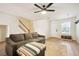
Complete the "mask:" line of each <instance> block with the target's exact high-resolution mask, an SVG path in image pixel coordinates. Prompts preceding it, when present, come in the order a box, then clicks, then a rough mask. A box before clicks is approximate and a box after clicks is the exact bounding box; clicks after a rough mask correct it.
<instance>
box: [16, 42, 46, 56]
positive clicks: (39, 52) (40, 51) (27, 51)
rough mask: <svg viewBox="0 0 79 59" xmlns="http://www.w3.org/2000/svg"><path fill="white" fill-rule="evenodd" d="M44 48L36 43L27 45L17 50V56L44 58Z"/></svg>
mask: <svg viewBox="0 0 79 59" xmlns="http://www.w3.org/2000/svg"><path fill="white" fill-rule="evenodd" d="M45 50H46V46H45V45H44V44H42V43H38V42H30V43H27V44H25V45H23V46H21V47H19V48H18V49H17V54H18V55H19V56H44V55H45Z"/></svg>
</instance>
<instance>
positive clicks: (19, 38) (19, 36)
mask: <svg viewBox="0 0 79 59" xmlns="http://www.w3.org/2000/svg"><path fill="white" fill-rule="evenodd" d="M10 38H11V39H12V40H13V41H15V42H19V41H23V40H24V39H25V38H24V34H11V35H10Z"/></svg>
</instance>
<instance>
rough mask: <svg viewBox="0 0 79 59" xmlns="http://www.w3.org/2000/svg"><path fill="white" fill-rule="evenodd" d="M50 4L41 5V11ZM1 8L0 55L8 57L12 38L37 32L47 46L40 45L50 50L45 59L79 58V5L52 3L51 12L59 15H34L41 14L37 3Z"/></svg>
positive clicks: (11, 4) (47, 51)
mask: <svg viewBox="0 0 79 59" xmlns="http://www.w3.org/2000/svg"><path fill="white" fill-rule="evenodd" d="M49 4H50V3H37V5H39V6H40V7H43V6H45V7H46V6H48V5H49ZM0 8H1V9H0V32H1V33H0V42H1V43H0V47H1V48H0V55H3V56H8V55H7V54H6V51H5V48H6V44H5V43H4V42H6V40H7V39H6V38H7V37H9V36H10V35H11V34H24V33H33V32H37V33H38V34H39V35H41V36H44V37H45V38H44V40H45V42H44V41H43V40H42V41H40V42H42V43H44V45H45V46H46V49H47V50H46V51H45V56H65V55H66V56H72V55H79V54H78V52H79V51H78V49H79V47H78V43H79V37H78V35H79V33H78V30H79V23H78V21H77V20H78V19H79V13H78V11H79V4H78V3H52V4H51V6H50V7H49V8H47V9H51V10H55V11H53V12H52V11H50V12H49V11H46V14H42V13H40V12H38V13H34V12H36V11H39V10H40V9H39V8H38V7H37V6H35V3H2V4H0ZM64 28H65V29H64ZM4 29H5V30H4ZM33 35H34V34H33ZM15 36H17V35H15ZM62 36H63V38H62ZM10 43H11V42H10ZM51 45H52V46H51ZM71 46H72V47H71ZM75 46H76V47H75ZM8 47H9V45H8ZM53 47H54V48H53ZM49 48H50V49H49ZM71 48H75V49H74V50H72V49H71ZM66 50H67V52H66ZM7 51H10V50H9V48H8V50H7ZM56 52H58V53H56ZM8 53H9V52H8ZM11 55H12V54H11ZM12 56H13V55H12Z"/></svg>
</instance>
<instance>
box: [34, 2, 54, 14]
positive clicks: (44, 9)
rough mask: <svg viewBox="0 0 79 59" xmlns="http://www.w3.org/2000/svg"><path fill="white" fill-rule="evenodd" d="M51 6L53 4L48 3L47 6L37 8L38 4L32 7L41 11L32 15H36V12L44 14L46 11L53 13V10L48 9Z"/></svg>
mask: <svg viewBox="0 0 79 59" xmlns="http://www.w3.org/2000/svg"><path fill="white" fill-rule="evenodd" d="M52 4H53V3H49V4H48V5H42V6H39V5H38V4H34V6H36V7H38V8H39V9H41V10H39V11H35V12H34V13H38V12H44V13H45V12H46V11H48V12H54V11H55V10H50V9H48V8H49V7H50V6H51V5H52Z"/></svg>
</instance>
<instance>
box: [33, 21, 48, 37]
mask: <svg viewBox="0 0 79 59" xmlns="http://www.w3.org/2000/svg"><path fill="white" fill-rule="evenodd" d="M33 24H34V30H35V32H38V33H39V34H42V35H46V36H47V35H48V31H49V22H48V20H35V21H33Z"/></svg>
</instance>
